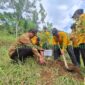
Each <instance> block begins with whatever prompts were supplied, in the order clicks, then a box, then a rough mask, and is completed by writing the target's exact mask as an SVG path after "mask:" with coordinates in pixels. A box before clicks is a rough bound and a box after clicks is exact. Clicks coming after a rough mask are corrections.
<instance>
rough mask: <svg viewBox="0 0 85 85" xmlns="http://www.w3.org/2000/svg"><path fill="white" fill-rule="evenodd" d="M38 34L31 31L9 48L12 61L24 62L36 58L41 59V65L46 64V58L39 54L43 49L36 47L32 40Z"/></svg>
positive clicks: (35, 31)
mask: <svg viewBox="0 0 85 85" xmlns="http://www.w3.org/2000/svg"><path fill="white" fill-rule="evenodd" d="M36 34H37V30H35V29H33V30H29V31H28V32H27V33H24V34H23V35H21V36H20V37H19V38H17V40H16V42H15V43H14V44H13V45H12V46H11V47H10V48H9V56H10V58H11V59H13V60H15V61H16V62H17V61H18V60H20V61H22V62H23V61H24V60H25V59H26V58H27V57H29V56H34V57H35V58H38V59H39V62H40V64H44V63H45V61H44V57H43V56H42V55H41V54H40V53H39V50H43V49H42V48H37V47H35V46H34V45H33V44H32V42H31V39H32V38H33V37H34V36H35V35H36Z"/></svg>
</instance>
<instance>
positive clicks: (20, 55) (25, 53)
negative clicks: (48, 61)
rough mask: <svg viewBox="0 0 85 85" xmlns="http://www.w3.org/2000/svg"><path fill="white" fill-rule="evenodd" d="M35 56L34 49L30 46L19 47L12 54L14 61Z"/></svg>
mask: <svg viewBox="0 0 85 85" xmlns="http://www.w3.org/2000/svg"><path fill="white" fill-rule="evenodd" d="M30 56H33V52H32V49H31V48H29V47H23V48H17V49H16V50H15V52H14V53H13V54H12V56H11V59H13V60H14V61H16V62H17V61H18V60H20V61H22V62H23V61H24V60H25V59H26V58H27V57H30Z"/></svg>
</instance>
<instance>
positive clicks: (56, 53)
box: [53, 49, 61, 60]
mask: <svg viewBox="0 0 85 85" xmlns="http://www.w3.org/2000/svg"><path fill="white" fill-rule="evenodd" d="M53 54H54V60H56V59H58V58H59V57H60V55H61V51H60V49H54V50H53Z"/></svg>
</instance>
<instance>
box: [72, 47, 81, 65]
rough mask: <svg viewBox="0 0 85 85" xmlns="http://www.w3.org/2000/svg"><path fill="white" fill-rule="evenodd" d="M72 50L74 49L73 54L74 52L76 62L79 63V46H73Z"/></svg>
mask: <svg viewBox="0 0 85 85" xmlns="http://www.w3.org/2000/svg"><path fill="white" fill-rule="evenodd" d="M73 50H74V54H75V57H76V60H77V63H78V64H79V65H80V64H81V63H80V49H79V47H73Z"/></svg>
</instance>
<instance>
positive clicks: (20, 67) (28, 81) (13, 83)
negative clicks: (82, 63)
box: [0, 32, 85, 85]
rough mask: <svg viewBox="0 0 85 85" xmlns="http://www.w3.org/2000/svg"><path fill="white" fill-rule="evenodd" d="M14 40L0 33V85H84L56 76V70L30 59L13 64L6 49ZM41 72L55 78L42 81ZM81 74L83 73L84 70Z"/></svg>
mask: <svg viewBox="0 0 85 85" xmlns="http://www.w3.org/2000/svg"><path fill="white" fill-rule="evenodd" d="M14 40H15V36H12V35H9V34H7V33H3V32H0V42H3V43H0V44H1V45H0V85H84V83H83V82H80V81H78V80H75V79H73V78H72V77H68V75H65V76H57V75H58V68H52V67H50V68H48V67H46V66H40V65H38V64H37V63H36V62H35V61H34V59H32V58H29V59H28V60H27V61H26V63H25V64H21V63H19V64H13V63H12V62H11V59H10V58H9V56H8V48H9V46H10V43H12V42H13V41H14ZM83 69H84V68H83ZM43 70H50V71H52V73H53V75H54V76H55V77H53V78H52V79H51V80H49V79H50V78H49V79H47V81H45V80H43V79H42V76H41V71H43ZM82 72H83V73H84V72H85V69H84V70H82Z"/></svg>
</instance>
